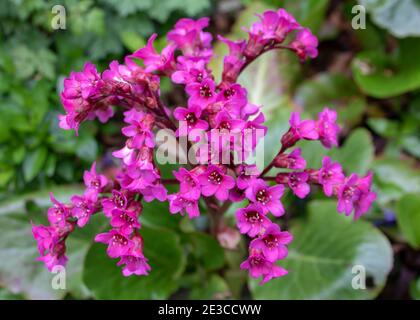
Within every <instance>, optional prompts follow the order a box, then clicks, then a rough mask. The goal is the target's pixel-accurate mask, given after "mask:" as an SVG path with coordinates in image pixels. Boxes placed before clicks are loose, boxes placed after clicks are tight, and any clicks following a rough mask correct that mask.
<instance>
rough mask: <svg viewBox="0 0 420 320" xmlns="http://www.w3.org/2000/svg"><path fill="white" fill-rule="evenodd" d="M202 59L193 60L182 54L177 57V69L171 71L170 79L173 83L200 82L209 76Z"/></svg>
mask: <svg viewBox="0 0 420 320" xmlns="http://www.w3.org/2000/svg"><path fill="white" fill-rule="evenodd" d="M205 66H206V64H205V61H204V60H198V61H194V60H191V59H187V58H185V57H183V56H180V57H179V58H178V64H177V70H176V71H175V72H174V73H172V75H171V80H172V81H173V82H175V83H182V84H188V83H191V82H197V83H201V82H202V81H203V80H204V79H207V78H208V77H209V73H208V71H207V69H206V67H205Z"/></svg>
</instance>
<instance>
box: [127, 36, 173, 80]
mask: <svg viewBox="0 0 420 320" xmlns="http://www.w3.org/2000/svg"><path fill="white" fill-rule="evenodd" d="M156 37H157V34H156V33H154V34H152V35H151V36H150V38H149V40H148V41H147V45H146V47H144V48H142V49H139V50H137V51H136V52H134V53H133V55H132V57H135V58H139V59H142V60H143V62H144V65H145V66H146V69H145V71H146V72H153V71H161V72H163V73H167V74H169V73H171V72H172V70H173V69H174V68H175V58H174V52H175V49H176V47H175V46H174V45H173V44H169V45H168V46H166V47H165V48H163V50H162V53H161V54H159V53H157V52H156V50H155V48H153V42H154V41H155V39H156Z"/></svg>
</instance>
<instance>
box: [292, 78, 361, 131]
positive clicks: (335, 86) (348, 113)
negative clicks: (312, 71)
mask: <svg viewBox="0 0 420 320" xmlns="http://www.w3.org/2000/svg"><path fill="white" fill-rule="evenodd" d="M294 100H295V102H296V104H298V105H299V106H302V107H303V108H304V110H305V111H306V112H307V113H308V114H309V115H311V116H312V117H316V116H317V114H318V113H319V112H321V111H322V109H323V108H325V107H328V108H332V109H335V110H336V111H337V113H338V121H339V123H345V124H346V126H349V127H350V126H351V125H353V124H355V123H358V122H359V121H360V119H361V117H362V114H363V112H364V111H365V108H366V101H365V99H364V98H363V97H362V96H361V95H360V92H359V90H358V88H357V87H356V85H355V84H354V82H353V81H352V80H350V79H349V78H347V77H345V76H344V75H342V74H334V73H320V74H318V75H317V76H316V77H315V78H313V79H309V80H306V81H304V82H303V83H302V84H301V85H299V87H298V88H297V89H296V93H295V96H294Z"/></svg>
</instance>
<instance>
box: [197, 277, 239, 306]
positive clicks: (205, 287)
mask: <svg viewBox="0 0 420 320" xmlns="http://www.w3.org/2000/svg"><path fill="white" fill-rule="evenodd" d="M230 295H231V294H230V292H229V287H228V285H227V283H226V281H225V280H224V279H223V278H222V277H220V276H219V275H216V274H213V275H211V277H210V279H208V280H207V281H205V282H204V283H202V284H200V285H197V286H195V287H193V289H192V290H191V293H190V296H189V298H190V299H195V300H197V299H198V300H208V299H211V300H214V299H225V298H227V297H230Z"/></svg>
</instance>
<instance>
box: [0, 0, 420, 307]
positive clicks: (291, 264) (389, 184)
mask: <svg viewBox="0 0 420 320" xmlns="http://www.w3.org/2000/svg"><path fill="white" fill-rule="evenodd" d="M55 4H56V2H55V1H48V0H3V1H1V2H0V299H63V298H66V299H89V298H97V299H149V298H156V299H162V298H194V299H209V298H214V299H226V298H233V299H239V298H255V299H374V298H387V299H418V298H420V278H419V276H420V251H419V249H420V170H419V168H420V166H419V158H420V59H419V57H420V1H419V0H404V1H398V0H381V1H379V0H360V1H352V0H350V1H334V0H331V1H328V0H283V1H282V0H268V1H260V2H258V1H250V0H242V1H240V0H220V1H211V0H160V1H159V5H155V4H154V1H152V0H140V1H134V0H133V1H131V0H118V1H117V0H97V1H93V0H82V1H77V0H62V1H61V3H60V4H62V5H63V6H64V7H65V8H66V14H67V21H66V30H53V29H52V28H51V19H52V18H53V16H54V15H53V14H52V12H51V8H52V7H53V6H54V5H55ZM358 4H361V5H364V6H365V8H366V9H367V15H366V28H365V29H358V30H355V29H354V28H352V20H353V19H354V18H355V16H356V15H357V14H358V13H359V12H360V11H353V12H352V10H354V6H355V5H358ZM272 7H274V8H278V7H285V8H286V9H287V10H289V11H290V12H292V13H293V14H294V15H295V16H296V18H297V19H298V20H299V22H300V23H301V24H303V25H304V26H307V27H310V28H311V29H312V31H313V32H314V33H315V34H316V35H317V36H318V37H319V39H320V47H319V50H320V54H319V57H318V58H317V59H315V60H313V61H309V62H307V63H304V64H301V63H299V62H298V61H297V59H296V57H293V56H291V55H289V54H288V53H279V52H274V53H270V54H268V55H266V56H264V57H262V58H261V59H260V60H258V61H257V62H256V63H254V64H253V65H252V66H251V67H250V68H249V69H248V70H247V71H246V72H245V73H244V74H243V75H242V76H241V78H240V82H241V84H243V85H244V86H246V87H247V89H248V93H249V100H250V101H251V102H252V103H255V104H261V105H263V106H264V109H263V110H264V112H265V114H266V116H267V118H268V125H269V127H270V130H269V134H268V137H267V139H266V140H265V147H266V152H265V156H266V157H267V159H268V160H269V158H270V157H272V156H273V155H274V154H275V153H276V152H277V150H275V148H273V146H274V145H278V144H279V138H280V136H281V134H282V133H284V132H285V131H286V130H287V120H288V118H289V116H290V112H291V111H292V110H299V111H301V112H303V113H304V114H305V115H306V116H307V117H312V116H316V114H317V113H318V112H319V111H320V110H321V108H322V107H323V106H329V107H331V108H335V109H336V110H337V111H338V114H339V123H340V125H341V126H342V128H343V133H342V136H341V143H340V145H341V148H339V149H333V150H331V151H328V152H327V151H325V150H324V149H323V148H322V147H321V145H320V144H318V143H317V142H316V143H313V142H312V143H304V142H301V143H300V145H299V146H300V147H301V148H302V149H303V152H304V155H305V157H306V158H307V159H308V165H309V166H311V167H319V166H320V163H321V159H322V155H323V154H328V155H329V156H331V157H332V158H333V159H334V160H337V161H340V162H341V163H342V164H343V166H344V169H345V170H346V172H347V173H349V172H357V173H359V174H365V173H366V172H367V171H368V170H373V172H374V174H375V176H374V189H375V191H376V192H377V193H378V200H377V201H376V202H375V204H374V206H373V208H372V210H371V211H370V212H369V214H367V215H366V216H365V217H364V218H363V219H362V220H361V221H357V222H353V221H351V219H349V218H347V219H346V218H344V217H343V216H340V215H338V214H337V212H336V210H335V201H334V200H326V199H325V197H324V196H323V195H322V193H321V192H319V190H315V189H314V190H313V193H312V195H311V197H309V198H308V199H305V200H304V201H302V200H298V199H296V198H295V197H292V196H291V195H290V194H286V196H285V198H284V203H285V206H286V208H287V215H286V216H285V218H284V219H281V220H280V221H279V223H280V224H281V225H282V226H284V227H287V228H290V229H291V232H292V233H293V234H294V238H295V240H294V242H293V244H292V245H291V248H290V255H289V257H288V258H287V259H286V260H285V261H284V263H283V265H284V266H285V267H286V268H287V269H289V271H290V274H289V275H288V276H286V277H284V278H281V279H277V280H274V281H271V282H270V283H268V284H266V285H264V286H258V285H257V283H256V282H255V281H250V280H249V279H248V277H247V275H246V273H244V272H242V271H240V269H239V264H240V262H241V261H242V260H243V259H244V258H245V256H246V243H245V241H244V239H242V241H241V243H240V245H239V247H238V248H236V249H234V250H228V249H223V248H222V247H221V246H220V245H219V244H218V242H217V241H216V240H215V239H213V238H212V237H211V236H209V235H207V234H206V233H205V231H206V230H207V227H208V219H207V218H206V215H205V214H203V215H202V217H200V218H199V219H197V220H194V221H190V220H188V219H183V218H180V217H178V216H171V215H170V214H169V212H168V208H167V205H166V204H161V203H152V204H147V205H146V206H145V210H144V213H143V215H142V223H143V225H144V227H143V229H142V235H143V236H144V240H145V254H146V256H147V257H148V258H149V261H150V263H151V265H152V267H153V271H152V272H151V274H150V276H148V277H141V278H138V277H130V278H124V277H123V276H122V275H121V273H120V271H119V270H118V268H117V267H116V266H115V263H116V261H115V260H114V261H113V260H111V259H109V258H107V257H106V254H105V247H104V246H103V245H98V244H93V240H92V239H93V236H94V234H95V232H98V231H99V230H101V229H103V228H106V221H104V219H102V218H101V217H99V216H98V217H95V218H94V219H92V220H93V221H92V223H90V224H89V226H88V227H86V228H85V229H83V230H79V231H77V232H76V233H75V234H74V236H73V237H72V238H71V239H70V240H69V243H68V251H69V258H70V263H69V265H68V268H67V289H66V290H53V289H52V288H51V279H52V276H53V275H51V274H49V273H48V272H47V271H46V270H45V269H44V267H43V266H42V264H41V263H39V262H36V261H35V258H36V256H37V252H36V245H35V242H34V240H33V239H32V236H31V231H30V224H29V221H34V222H35V223H40V222H45V220H46V207H48V205H49V199H48V197H49V196H48V193H49V191H54V193H55V194H56V196H57V197H58V198H59V199H60V200H63V201H67V200H68V197H69V196H70V195H71V194H72V193H77V192H80V190H81V187H80V182H81V179H82V174H83V170H85V169H86V168H88V167H89V166H90V164H91V162H92V161H95V160H96V161H98V163H99V164H100V166H101V167H102V168H104V170H107V168H110V167H111V166H112V161H113V160H112V158H111V156H110V152H111V151H112V150H114V149H116V148H117V147H120V146H121V145H122V143H123V142H122V140H121V137H120V136H119V130H120V128H121V124H120V123H119V121H118V120H119V119H118V117H117V118H116V119H115V120H114V121H111V122H110V123H108V124H106V125H99V124H98V123H95V122H89V123H85V124H83V125H82V128H81V130H80V131H79V137H76V136H75V135H74V133H73V132H67V131H63V130H59V128H58V124H57V114H58V113H59V112H62V107H61V105H60V100H59V93H60V92H61V88H62V81H63V79H64V77H66V76H67V75H68V74H69V72H70V71H71V70H80V69H81V68H82V66H83V64H84V63H85V62H86V61H88V60H90V61H92V62H93V63H95V64H97V65H98V66H99V69H100V70H104V69H105V68H106V67H107V65H108V63H109V62H110V61H111V60H113V59H118V60H120V61H122V59H123V57H124V56H125V55H126V54H128V53H130V52H132V51H134V50H136V49H137V48H139V47H141V46H143V45H144V43H145V40H146V39H147V37H148V36H149V35H150V34H151V33H153V32H157V33H158V34H159V35H160V36H161V38H160V39H159V41H158V46H160V47H162V46H163V45H164V35H165V33H166V32H167V31H168V30H169V29H170V28H171V27H172V25H173V24H174V23H175V22H176V21H177V19H179V18H180V17H185V16H188V17H200V16H204V15H205V16H209V17H210V18H211V21H212V22H211V26H210V31H211V32H212V33H213V34H216V33H220V34H223V35H225V36H228V37H230V38H232V39H236V38H240V37H244V36H245V33H244V31H242V30H241V26H249V25H250V23H251V22H252V21H254V20H255V19H256V17H255V15H254V13H260V12H262V11H263V10H264V9H267V8H272ZM356 9H357V8H356ZM358 21H360V20H358ZM225 50H226V49H225V48H224V47H223V45H221V44H216V53H217V54H218V57H216V58H215V59H214V61H213V62H212V66H213V67H214V69H215V74H216V75H217V74H218V73H220V67H221V59H222V56H223V53H225V52H226V51H225ZM162 92H163V95H164V98H165V99H166V100H167V101H168V103H170V104H172V105H177V104H182V103H183V101H182V95H180V94H179V92H178V91H177V90H173V89H172V88H171V86H170V84H169V83H168V82H167V81H163V83H162ZM168 169H169V168H168ZM164 170H165V168H164ZM168 172H169V171H168ZM234 211H235V207H232V208H231V209H230V210H229V212H228V214H227V220H228V222H229V224H230V225H231V226H232V227H233V228H234V220H233V214H234ZM354 265H363V266H364V267H365V269H366V278H367V281H366V283H367V287H366V289H364V290H354V289H353V288H352V286H351V281H352V278H353V277H354V275H355V274H354V273H352V271H354V270H353V266H354Z"/></svg>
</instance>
